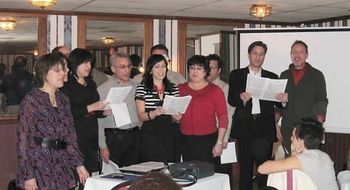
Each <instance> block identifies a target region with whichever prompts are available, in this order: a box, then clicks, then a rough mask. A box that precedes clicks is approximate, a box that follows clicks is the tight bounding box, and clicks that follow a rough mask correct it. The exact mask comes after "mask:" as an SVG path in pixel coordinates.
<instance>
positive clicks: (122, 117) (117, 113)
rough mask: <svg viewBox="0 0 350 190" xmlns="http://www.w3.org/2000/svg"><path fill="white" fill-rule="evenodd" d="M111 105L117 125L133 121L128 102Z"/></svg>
mask: <svg viewBox="0 0 350 190" xmlns="http://www.w3.org/2000/svg"><path fill="white" fill-rule="evenodd" d="M109 106H110V107H111V109H112V112H113V116H114V117H113V118H114V122H115V125H116V126H117V127H120V126H123V125H126V124H129V123H131V119H130V114H129V110H128V106H127V105H126V103H120V104H110V105H109Z"/></svg>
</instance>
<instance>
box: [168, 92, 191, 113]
mask: <svg viewBox="0 0 350 190" xmlns="http://www.w3.org/2000/svg"><path fill="white" fill-rule="evenodd" d="M191 99H192V96H190V95H188V96H181V97H175V96H167V95H166V96H165V98H164V103H163V109H164V110H165V114H169V115H172V114H177V113H181V114H183V113H185V112H186V109H187V107H188V105H189V104H190V102H191Z"/></svg>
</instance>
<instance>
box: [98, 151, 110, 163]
mask: <svg viewBox="0 0 350 190" xmlns="http://www.w3.org/2000/svg"><path fill="white" fill-rule="evenodd" d="M100 155H101V159H102V160H103V161H104V162H106V163H107V164H108V163H109V155H110V153H109V150H108V148H107V147H105V148H101V150H100Z"/></svg>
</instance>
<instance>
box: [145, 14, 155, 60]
mask: <svg viewBox="0 0 350 190" xmlns="http://www.w3.org/2000/svg"><path fill="white" fill-rule="evenodd" d="M144 30H145V33H144V38H143V57H144V60H145V61H146V60H147V58H148V57H149V56H150V51H149V50H150V49H151V48H152V46H153V19H147V20H146V21H145V24H144Z"/></svg>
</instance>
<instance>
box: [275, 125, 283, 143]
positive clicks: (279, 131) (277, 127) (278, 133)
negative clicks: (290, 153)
mask: <svg viewBox="0 0 350 190" xmlns="http://www.w3.org/2000/svg"><path fill="white" fill-rule="evenodd" d="M276 136H277V140H278V141H279V142H281V143H282V142H283V136H282V132H281V126H280V125H278V124H276Z"/></svg>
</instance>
